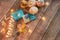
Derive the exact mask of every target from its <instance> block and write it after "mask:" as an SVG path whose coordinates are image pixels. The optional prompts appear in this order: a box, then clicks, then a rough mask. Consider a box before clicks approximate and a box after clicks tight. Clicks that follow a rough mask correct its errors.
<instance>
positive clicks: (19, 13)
mask: <svg viewBox="0 0 60 40" xmlns="http://www.w3.org/2000/svg"><path fill="white" fill-rule="evenodd" d="M11 15H12V16H13V18H14V20H16V21H18V20H19V19H21V18H22V17H23V16H24V12H23V10H17V11H16V12H14V13H12V14H11Z"/></svg>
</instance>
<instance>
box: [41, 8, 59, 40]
mask: <svg viewBox="0 0 60 40" xmlns="http://www.w3.org/2000/svg"><path fill="white" fill-rule="evenodd" d="M59 32H60V8H59V9H58V11H57V13H56V15H55V17H54V18H53V20H52V22H51V23H50V25H49V27H48V29H47V31H46V32H45V35H44V37H43V39H42V40H60V35H59Z"/></svg>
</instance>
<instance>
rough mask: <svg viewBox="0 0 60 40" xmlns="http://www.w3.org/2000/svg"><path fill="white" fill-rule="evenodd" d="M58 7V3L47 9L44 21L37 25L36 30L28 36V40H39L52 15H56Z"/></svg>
mask: <svg viewBox="0 0 60 40" xmlns="http://www.w3.org/2000/svg"><path fill="white" fill-rule="evenodd" d="M53 6H54V7H53ZM58 6H59V4H58V3H57V4H55V3H53V4H52V5H51V6H50V7H49V9H48V10H47V12H46V14H45V15H44V16H45V17H46V21H42V22H41V23H39V24H38V25H37V27H36V29H35V30H34V32H33V33H32V35H31V36H30V38H29V40H39V39H40V40H41V38H42V36H43V34H44V32H45V31H46V29H47V28H48V25H49V24H50V22H51V20H52V19H53V17H54V15H55V14H56V12H57V9H58Z"/></svg>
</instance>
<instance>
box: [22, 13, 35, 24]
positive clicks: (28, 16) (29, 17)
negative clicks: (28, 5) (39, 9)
mask: <svg viewBox="0 0 60 40" xmlns="http://www.w3.org/2000/svg"><path fill="white" fill-rule="evenodd" d="M35 19H36V16H35V15H33V14H26V15H24V16H23V20H24V22H25V23H28V22H30V21H33V20H35Z"/></svg>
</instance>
